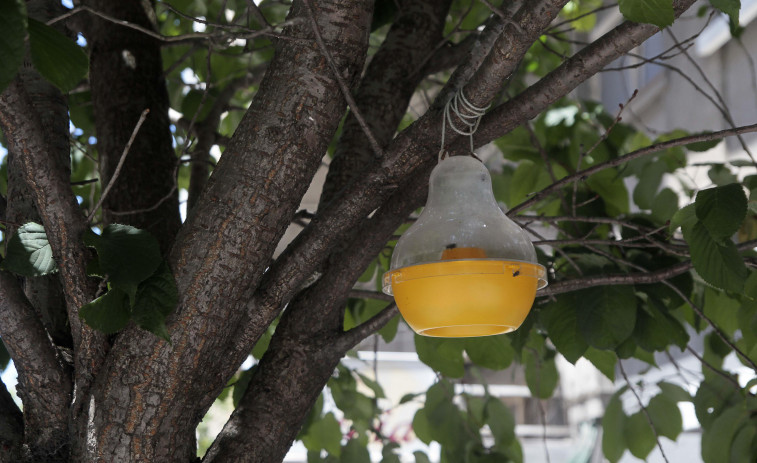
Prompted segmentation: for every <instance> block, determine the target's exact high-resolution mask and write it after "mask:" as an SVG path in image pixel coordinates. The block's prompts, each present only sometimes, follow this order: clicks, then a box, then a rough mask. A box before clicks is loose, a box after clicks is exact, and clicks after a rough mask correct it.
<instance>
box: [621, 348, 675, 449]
mask: <svg viewBox="0 0 757 463" xmlns="http://www.w3.org/2000/svg"><path fill="white" fill-rule="evenodd" d="M618 367H619V368H620V373H621V374H622V375H623V379H625V380H626V384H628V389H630V390H631V392H633V395H634V397H636V401H637V402H638V403H639V407H641V411H642V413H644V416H645V417H646V418H647V422H648V423H649V427H651V428H652V432H653V433H654V438H655V441H657V448H659V449H660V453H661V454H662V459H663V460H665V463H670V462H669V461H668V457H667V456H666V455H665V450H663V449H662V444H661V443H660V435H659V434H658V433H657V428H656V427H655V425H654V422H652V417H651V416H649V411H647V407H645V406H644V403H643V402H642V401H641V397H639V394H638V393H637V392H636V389H634V387H633V385H632V384H631V381H630V380H629V379H628V375H626V370H624V369H623V361H622V360H620V359H618Z"/></svg>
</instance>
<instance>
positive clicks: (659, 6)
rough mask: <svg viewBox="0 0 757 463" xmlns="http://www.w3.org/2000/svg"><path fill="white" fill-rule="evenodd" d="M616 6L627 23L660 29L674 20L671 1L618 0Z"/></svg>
mask: <svg viewBox="0 0 757 463" xmlns="http://www.w3.org/2000/svg"><path fill="white" fill-rule="evenodd" d="M618 5H619V6H620V12H621V13H623V16H624V17H625V18H626V19H628V20H629V21H634V22H637V23H648V24H654V25H655V26H657V27H659V28H661V29H662V28H664V27H667V26H670V25H671V24H673V21H674V20H675V11H674V10H673V1H672V0H620V1H619V2H618Z"/></svg>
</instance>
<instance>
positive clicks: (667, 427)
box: [647, 395, 683, 440]
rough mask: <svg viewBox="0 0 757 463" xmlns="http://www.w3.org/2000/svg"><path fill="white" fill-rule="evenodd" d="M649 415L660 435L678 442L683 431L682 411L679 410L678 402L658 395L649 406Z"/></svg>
mask: <svg viewBox="0 0 757 463" xmlns="http://www.w3.org/2000/svg"><path fill="white" fill-rule="evenodd" d="M647 413H649V418H650V419H651V420H652V423H654V427H655V430H656V431H657V434H658V435H660V436H665V437H667V438H668V439H670V440H676V438H677V437H678V435H679V434H681V431H683V419H682V418H681V410H679V409H678V405H676V402H674V401H672V400H670V399H668V398H667V397H666V396H664V395H656V396H654V397H652V399H651V400H650V401H649V404H648V405H647Z"/></svg>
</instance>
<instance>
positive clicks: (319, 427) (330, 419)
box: [302, 413, 342, 456]
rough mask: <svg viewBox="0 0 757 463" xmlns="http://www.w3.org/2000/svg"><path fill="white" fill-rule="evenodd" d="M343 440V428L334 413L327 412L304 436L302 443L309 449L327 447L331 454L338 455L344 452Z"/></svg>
mask: <svg viewBox="0 0 757 463" xmlns="http://www.w3.org/2000/svg"><path fill="white" fill-rule="evenodd" d="M341 440H342V430H341V429H340V427H339V422H338V421H337V420H336V418H335V417H334V414H333V413H327V414H326V415H325V416H324V417H323V418H322V419H321V420H319V421H317V422H315V423H314V424H313V426H311V427H310V429H309V430H308V433H307V434H306V435H304V436H302V443H303V444H304V445H305V447H306V448H307V449H308V450H321V449H326V451H327V452H329V453H330V454H331V455H336V456H339V455H340V454H341V452H342V447H341V445H340V442H341Z"/></svg>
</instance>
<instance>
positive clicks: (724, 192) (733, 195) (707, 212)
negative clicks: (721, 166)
mask: <svg viewBox="0 0 757 463" xmlns="http://www.w3.org/2000/svg"><path fill="white" fill-rule="evenodd" d="M695 208H696V214H697V218H698V219H699V221H700V222H701V223H702V224H703V225H704V226H705V227H706V228H707V231H709V232H710V235H711V236H712V237H713V238H715V239H716V240H727V239H729V238H730V237H731V236H732V235H733V234H734V233H736V232H737V231H738V230H739V227H740V226H741V223H742V222H743V221H744V217H746V208H747V198H746V194H744V189H743V188H741V185H740V184H738V183H731V184H730V185H725V186H719V187H715V188H710V189H707V190H702V191H700V192H699V193H697V199H696V203H695Z"/></svg>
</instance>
